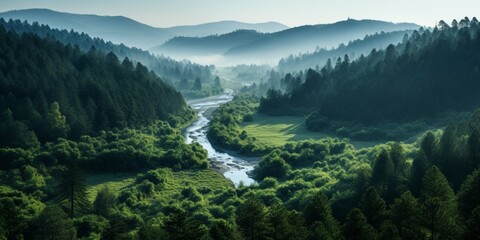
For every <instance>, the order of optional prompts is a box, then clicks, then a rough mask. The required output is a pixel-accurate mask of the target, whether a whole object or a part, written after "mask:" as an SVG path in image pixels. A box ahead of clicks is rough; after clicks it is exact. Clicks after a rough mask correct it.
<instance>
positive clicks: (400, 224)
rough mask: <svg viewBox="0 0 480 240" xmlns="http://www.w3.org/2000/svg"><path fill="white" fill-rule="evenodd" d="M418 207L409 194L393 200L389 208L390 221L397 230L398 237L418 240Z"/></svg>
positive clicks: (415, 200)
mask: <svg viewBox="0 0 480 240" xmlns="http://www.w3.org/2000/svg"><path fill="white" fill-rule="evenodd" d="M418 209H419V206H418V202H417V199H416V198H415V197H414V196H413V195H412V194H411V193H410V192H405V193H404V194H402V195H401V196H400V197H399V198H397V199H395V201H394V203H393V205H392V207H391V216H392V217H391V219H392V221H393V223H395V225H396V226H397V228H398V232H399V234H400V236H401V237H402V238H404V239H418V238H420V236H418V219H417V216H418V214H419V211H418Z"/></svg>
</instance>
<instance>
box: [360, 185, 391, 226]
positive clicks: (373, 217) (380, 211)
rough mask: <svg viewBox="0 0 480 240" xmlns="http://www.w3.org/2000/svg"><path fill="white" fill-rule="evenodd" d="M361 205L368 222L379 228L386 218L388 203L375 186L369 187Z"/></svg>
mask: <svg viewBox="0 0 480 240" xmlns="http://www.w3.org/2000/svg"><path fill="white" fill-rule="evenodd" d="M359 207H360V210H361V211H362V213H363V214H364V215H365V217H366V218H367V221H368V223H369V224H371V225H372V226H373V227H375V228H376V229H379V228H380V225H381V224H382V222H383V221H384V220H385V218H386V215H387V205H386V204H385V200H383V199H382V197H381V196H380V195H379V194H378V193H377V191H376V190H375V188H373V187H370V188H368V189H367V191H366V192H365V194H364V195H363V198H362V199H361V201H360V203H359Z"/></svg>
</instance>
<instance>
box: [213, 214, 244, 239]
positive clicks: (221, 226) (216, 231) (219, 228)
mask: <svg viewBox="0 0 480 240" xmlns="http://www.w3.org/2000/svg"><path fill="white" fill-rule="evenodd" d="M209 235H210V237H211V238H212V239H215V240H237V239H240V236H239V234H238V233H237V230H236V228H235V225H233V224H230V223H229V222H227V221H225V220H223V219H222V220H216V221H214V222H213V223H212V226H211V227H210V230H209Z"/></svg>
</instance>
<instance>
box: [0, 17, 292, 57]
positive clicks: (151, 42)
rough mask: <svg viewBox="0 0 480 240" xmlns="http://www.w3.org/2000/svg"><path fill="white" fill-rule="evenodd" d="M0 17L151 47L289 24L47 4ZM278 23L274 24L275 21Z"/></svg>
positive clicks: (267, 30)
mask: <svg viewBox="0 0 480 240" xmlns="http://www.w3.org/2000/svg"><path fill="white" fill-rule="evenodd" d="M0 17H3V18H5V20H7V21H8V20H9V19H14V20H15V19H20V20H22V21H24V20H27V21H28V22H38V23H39V24H45V25H49V26H50V27H52V28H58V29H66V30H71V29H74V30H75V31H78V32H85V33H87V34H89V35H90V36H93V37H99V38H103V39H106V40H109V41H112V42H113V43H117V44H119V43H123V44H125V45H128V46H135V47H140V48H143V49H149V48H151V47H154V46H157V45H159V44H161V43H163V42H165V41H166V40H168V39H171V38H173V37H176V36H181V35H187V36H192V37H193V36H208V35H213V34H224V33H228V32H232V31H235V30H237V29H243V28H251V30H257V31H263V32H269V31H270V30H272V31H278V30H283V29H285V28H288V27H287V26H285V25H283V24H281V23H275V22H267V23H244V22H239V21H233V20H226V21H218V22H211V23H203V24H198V25H183V26H174V27H168V28H160V27H154V26H150V25H148V24H145V23H142V22H139V21H136V20H134V19H131V18H128V17H125V16H101V15H95V14H77V13H69V12H60V11H55V10H51V9H45V8H34V9H20V10H10V11H5V12H1V13H0ZM273 23H274V24H273Z"/></svg>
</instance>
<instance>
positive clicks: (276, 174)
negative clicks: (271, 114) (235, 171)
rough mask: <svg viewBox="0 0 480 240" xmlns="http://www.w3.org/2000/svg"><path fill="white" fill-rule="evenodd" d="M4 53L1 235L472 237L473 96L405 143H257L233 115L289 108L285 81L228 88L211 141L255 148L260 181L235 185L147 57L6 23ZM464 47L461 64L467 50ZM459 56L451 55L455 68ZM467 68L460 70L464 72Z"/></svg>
mask: <svg viewBox="0 0 480 240" xmlns="http://www.w3.org/2000/svg"><path fill="white" fill-rule="evenodd" d="M467 22H468V21H466V20H462V22H461V23H458V24H457V25H455V24H452V25H453V26H452V27H450V26H447V25H446V24H442V26H443V27H442V29H439V30H434V31H433V32H432V33H426V32H427V31H426V32H425V33H422V35H420V34H419V35H418V36H419V37H420V38H423V36H429V35H428V34H438V38H436V39H437V40H432V42H431V43H430V42H428V41H426V42H425V44H424V45H422V46H421V47H420V46H417V47H419V48H418V49H416V50H415V51H413V52H412V53H411V54H412V55H414V56H416V54H420V53H423V52H425V51H426V50H425V51H424V50H422V49H429V48H430V47H431V46H433V45H434V44H433V43H435V42H436V41H440V42H441V40H440V39H442V37H441V36H443V35H445V37H446V38H447V37H452V36H454V38H453V39H457V37H458V36H460V35H459V34H460V33H461V32H464V33H465V32H466V33H468V34H470V31H471V30H472V29H474V26H475V24H476V21H471V22H469V24H468V25H470V26H471V27H469V28H467V27H464V25H465V24H466V23H467ZM456 28H458V29H456ZM475 31H476V30H475ZM439 32H444V34H441V33H439ZM453 33H455V34H453ZM425 34H426V35H425ZM475 34H476V33H475ZM475 34H474V36H477V35H475ZM415 35H416V34H415V33H414V34H413V36H415ZM413 36H412V37H411V38H414V37H413ZM447 39H449V38H447ZM469 39H470V40H469V41H477V38H476V37H473V38H469ZM452 41H453V40H452ZM467 42H468V41H467ZM469 43H470V44H467V45H468V46H471V44H473V43H474V42H469ZM405 44H406V46H407V45H408V42H407V43H405ZM438 44H439V43H438ZM452 44H458V42H457V40H455V41H453V43H452ZM475 44H477V45H478V43H475ZM400 46H401V45H399V47H400ZM413 46H414V45H413V44H412V47H413ZM448 46H449V45H448V44H447V45H445V46H444V47H442V48H441V49H442V50H444V49H449V48H448ZM405 48H406V49H408V48H407V47H405ZM388 49H390V50H388ZM391 49H392V47H389V48H387V50H386V52H388V51H391ZM393 49H394V50H395V49H396V48H393ZM459 49H463V48H459ZM468 49H469V51H470V50H472V49H476V47H473V46H472V47H471V48H468ZM450 50H451V51H452V52H448V54H451V55H446V56H448V57H449V59H450V56H451V59H455V58H453V56H458V55H460V53H461V54H464V56H466V59H469V58H468V57H472V58H474V57H473V56H472V55H470V53H469V52H466V51H461V50H458V49H457V48H455V49H450ZM438 51H440V50H438ZM458 51H460V53H458ZM0 53H1V54H0V57H1V59H0V70H1V71H0V86H1V88H0V91H1V92H0V93H1V94H2V95H0V107H1V108H2V109H1V110H2V115H1V119H2V120H1V121H0V136H1V145H0V239H132V240H133V239H142V240H143V239H230V240H234V239H249V240H250V239H251V240H253V239H373V240H375V239H478V237H479V236H480V230H479V228H478V226H480V190H479V189H480V171H479V167H480V110H479V111H476V112H474V113H473V114H472V115H471V117H470V118H468V119H467V120H464V121H457V122H455V123H452V124H450V125H448V126H447V127H446V128H444V129H441V130H437V131H429V132H426V133H424V134H422V135H421V136H420V137H419V138H418V140H417V141H416V142H413V143H410V144H405V143H402V142H387V143H385V144H379V145H377V146H374V147H370V148H362V149H356V148H355V147H354V146H353V145H352V144H350V143H349V141H348V140H346V139H344V140H341V139H337V138H325V139H322V140H318V141H302V142H296V143H288V144H286V145H284V146H281V147H269V148H264V147H262V146H259V145H257V144H256V141H255V138H254V137H252V136H248V133H246V132H241V131H239V129H240V128H239V127H238V125H239V124H240V123H241V122H244V121H252V120H254V119H253V115H252V114H253V113H254V112H255V111H256V110H257V107H258V106H259V102H260V109H262V107H263V109H264V110H265V107H266V106H269V107H271V109H274V108H277V110H278V106H277V105H265V104H273V103H276V102H275V100H278V99H282V101H283V104H285V106H287V107H291V105H290V106H289V104H291V102H290V101H293V100H292V99H295V98H293V96H294V95H291V96H290V95H289V94H288V93H287V94H286V95H285V94H283V93H281V92H277V91H270V92H269V94H268V96H267V98H263V99H261V100H260V99H258V98H255V97H252V96H238V97H236V98H235V99H234V100H233V101H232V102H230V103H227V104H225V105H223V106H221V107H220V108H219V109H218V110H217V111H216V113H214V116H213V120H212V121H211V125H210V129H209V132H208V137H209V139H210V140H211V141H212V143H214V144H216V145H220V144H222V143H223V144H224V145H220V146H222V147H225V148H228V149H233V150H237V151H240V152H241V153H244V154H257V155H261V156H262V158H261V160H260V162H259V165H258V167H257V168H256V169H255V170H254V171H253V172H252V176H253V178H254V179H255V180H257V183H256V184H253V185H251V186H243V185H242V184H241V185H240V186H238V187H234V186H233V184H232V183H231V182H229V181H227V180H226V179H225V178H224V177H223V176H221V175H220V174H218V173H216V172H214V171H213V170H212V169H211V168H210V167H209V164H208V160H207V152H206V151H205V150H204V149H203V148H202V147H201V145H199V144H196V143H195V144H186V143H185V140H184V138H183V136H182V133H181V127H182V125H183V124H184V123H186V122H188V121H189V120H191V119H192V117H193V114H192V113H193V112H192V111H191V109H190V108H187V107H186V105H185V102H184V100H183V99H182V97H181V95H180V94H179V93H178V92H176V91H175V90H173V88H171V87H169V86H168V85H166V84H165V83H163V82H162V81H161V80H160V79H159V78H158V77H157V76H156V75H155V74H154V73H153V72H151V71H149V70H148V69H147V68H146V67H144V66H143V65H142V64H139V63H137V64H136V65H134V64H133V63H132V62H131V61H130V60H127V59H125V60H123V61H120V60H119V59H118V58H117V57H116V56H115V55H114V54H113V53H108V54H104V53H102V52H100V51H97V50H89V51H88V52H86V53H84V52H82V51H81V50H80V49H79V48H78V47H72V46H68V45H63V44H62V43H60V42H57V41H53V40H52V39H48V38H47V39H42V38H40V37H39V36H37V35H34V34H32V33H23V34H21V35H19V34H18V33H15V32H13V31H8V32H7V31H6V30H5V29H4V28H3V27H0ZM378 53H379V54H380V53H381V54H382V58H381V59H380V60H379V63H378V64H377V65H376V66H377V67H378V66H383V65H382V64H381V63H383V62H384V61H386V60H382V59H383V58H384V57H383V54H384V53H383V51H379V52H378ZM372 56H376V55H372ZM372 56H370V57H366V58H365V59H370V60H371V58H373V57H372ZM419 56H423V55H421V54H420V55H419ZM398 58H401V57H398ZM394 59H397V57H396V58H394ZM474 59H475V58H474ZM470 60H471V61H473V60H472V59H470ZM470 60H469V61H466V62H465V65H466V66H468V67H471V66H472V64H475V62H474V63H471V61H470ZM358 61H359V63H360V62H362V61H367V60H358ZM397 61H398V59H397ZM424 61H426V62H427V61H434V60H432V59H429V58H425V59H424ZM435 61H436V60H435ZM438 61H440V60H438ZM453 63H454V61H452V64H453ZM355 64H356V61H355V62H352V63H349V64H347V65H346V67H347V69H350V68H351V67H352V66H355ZM385 64H386V63H385ZM341 66H343V65H340V66H339V69H337V70H335V69H332V70H331V73H328V74H327V75H323V73H318V72H316V71H313V70H312V71H309V72H307V73H306V77H307V80H306V81H305V82H301V81H300V82H299V84H298V85H294V86H301V87H302V86H310V85H308V84H310V83H311V81H310V80H308V79H311V76H317V75H318V76H319V79H324V76H325V77H326V79H329V78H328V76H335V74H334V73H336V72H337V71H339V72H341V71H342V70H341V69H342V68H341ZM385 66H391V65H388V64H387V65H385ZM399 66H402V65H401V64H400V65H399ZM454 67H458V66H457V65H455V64H453V65H452V68H451V69H450V70H451V71H453V73H459V71H457V70H456V68H454ZM353 69H354V68H353ZM427 69H430V68H427ZM465 69H469V68H465ZM437 70H439V71H440V70H442V69H437ZM378 71H379V70H378ZM367 72H368V71H367ZM380 72H382V71H380ZM353 73H355V72H354V71H352V74H353ZM423 73H424V74H431V73H430V72H428V71H425V72H423ZM462 73H463V74H464V75H460V76H458V78H457V79H458V82H459V83H463V81H467V80H464V79H468V77H472V76H474V75H472V74H474V73H470V72H468V71H465V72H462ZM329 74H331V75H329ZM309 76H310V77H309ZM347 76H348V75H347ZM434 76H437V75H434ZM274 77H276V76H275V73H274V72H271V79H273V78H274ZM342 79H343V78H342ZM347 79H348V78H347ZM392 79H393V78H392ZM377 80H378V79H377ZM378 81H380V80H378ZM287 83H288V81H287ZM380 83H382V82H380ZM278 84H280V83H278ZM283 84H285V81H284V83H283ZM359 84H360V83H359ZM380 85H381V86H382V84H380ZM448 86H450V85H448ZM451 86H458V87H459V88H460V87H462V86H459V85H451ZM470 87H472V88H474V87H475V85H474V84H472V85H471V86H470ZM293 89H296V88H293ZM303 89H305V88H303ZM315 89H316V88H311V90H315ZM462 89H463V88H462ZM457 90H458V89H457ZM452 91H454V92H455V91H456V90H455V89H453V88H452ZM295 92H296V91H295V90H293V91H291V93H295ZM312 92H313V93H314V92H315V91H312ZM313 93H312V94H313ZM273 95H275V96H276V97H272V96H273ZM372 95H373V96H374V94H372ZM447 95H448V94H447ZM302 96H303V95H302ZM307 96H308V95H307ZM312 96H313V95H312ZM465 96H467V95H465ZM420 97H424V96H423V95H422V96H420ZM443 103H444V104H447V103H445V102H443ZM339 104H342V103H341V102H340V103H339ZM377 104H379V103H377ZM472 104H473V103H472ZM90 106H95V108H93V110H92V108H91V107H90ZM299 106H300V108H299V109H300V110H302V108H304V109H305V110H306V111H308V110H310V108H314V107H315V105H314V106H302V105H301V104H299ZM375 106H376V105H375ZM375 106H374V107H375ZM435 106H436V105H435ZM470 107H473V105H472V106H470ZM271 109H270V110H271ZM377 109H380V110H381V109H383V108H380V107H378V108H377ZM438 109H439V108H438ZM302 111H303V110H302ZM102 112H104V114H103V113H102ZM414 113H415V112H412V116H413V114H414ZM318 114H320V116H323V115H322V114H323V112H322V111H321V110H319V112H318ZM104 115H105V117H104ZM386 116H389V115H386ZM392 116H394V115H391V117H392ZM374 117H375V116H372V119H375V118H374ZM105 119H106V120H105ZM359 119H363V118H361V117H359ZM162 120H163V121H162ZM365 120H370V117H368V118H365ZM36 124H38V125H36ZM82 124H84V125H82ZM77 125H78V126H85V128H79V127H77ZM320 127H321V126H320ZM78 129H80V130H82V129H83V131H79V130H78ZM42 134H43V135H42ZM119 173H123V174H130V175H129V176H130V177H128V178H127V179H126V180H125V179H124V180H122V181H112V182H111V184H105V185H102V186H101V187H100V188H96V187H95V186H97V185H95V184H93V183H91V182H87V180H86V177H89V179H92V176H95V175H100V176H103V177H104V178H105V177H107V176H111V174H119Z"/></svg>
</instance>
